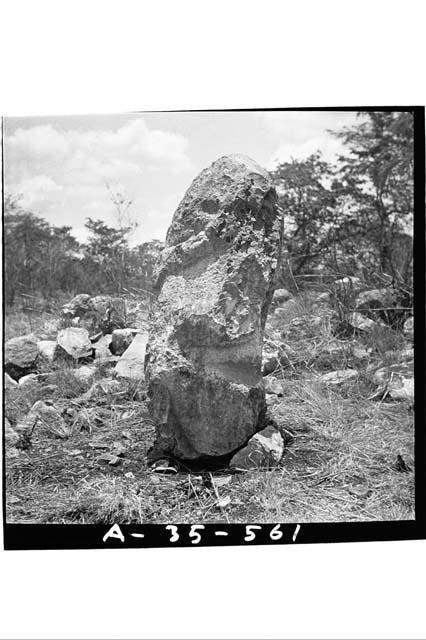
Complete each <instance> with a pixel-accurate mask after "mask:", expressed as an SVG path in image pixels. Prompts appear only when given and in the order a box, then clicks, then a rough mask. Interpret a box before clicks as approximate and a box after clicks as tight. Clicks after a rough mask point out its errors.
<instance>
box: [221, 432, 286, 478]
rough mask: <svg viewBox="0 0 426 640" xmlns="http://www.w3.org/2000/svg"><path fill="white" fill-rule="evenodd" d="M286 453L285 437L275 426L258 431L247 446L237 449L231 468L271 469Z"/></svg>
mask: <svg viewBox="0 0 426 640" xmlns="http://www.w3.org/2000/svg"><path fill="white" fill-rule="evenodd" d="M283 453H284V439H283V437H282V435H281V433H280V432H279V430H278V429H276V428H275V427H273V426H268V427H266V428H265V429H262V431H259V433H256V434H255V435H254V436H253V437H252V438H250V440H249V441H248V443H247V444H246V446H245V447H243V448H242V449H240V450H239V451H237V453H236V454H235V455H234V456H233V457H232V459H231V462H230V463H229V466H230V467H231V469H235V470H238V469H241V470H244V471H249V470H250V469H262V468H263V469H265V468H266V469H270V468H271V467H276V466H277V464H279V462H280V460H281V458H282V456H283Z"/></svg>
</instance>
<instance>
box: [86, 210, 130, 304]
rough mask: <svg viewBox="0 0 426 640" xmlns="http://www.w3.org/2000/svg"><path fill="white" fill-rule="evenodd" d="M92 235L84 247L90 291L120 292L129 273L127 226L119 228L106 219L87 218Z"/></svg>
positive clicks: (87, 225) (87, 224)
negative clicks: (109, 224) (105, 220)
mask: <svg viewBox="0 0 426 640" xmlns="http://www.w3.org/2000/svg"><path fill="white" fill-rule="evenodd" d="M85 226H86V227H87V229H88V230H89V232H90V237H89V240H88V242H87V244H86V245H85V247H84V253H85V257H84V266H85V269H86V273H87V278H88V280H89V282H90V287H89V289H90V292H91V291H93V289H95V290H97V291H99V292H103V293H106V292H109V293H119V292H120V291H121V290H122V288H123V285H124V282H125V280H126V276H127V271H128V268H127V265H126V253H127V251H128V245H127V238H126V236H127V233H128V230H127V229H115V228H114V227H110V226H108V225H106V224H105V223H104V222H103V221H102V220H93V219H92V218H87V222H86V225H85Z"/></svg>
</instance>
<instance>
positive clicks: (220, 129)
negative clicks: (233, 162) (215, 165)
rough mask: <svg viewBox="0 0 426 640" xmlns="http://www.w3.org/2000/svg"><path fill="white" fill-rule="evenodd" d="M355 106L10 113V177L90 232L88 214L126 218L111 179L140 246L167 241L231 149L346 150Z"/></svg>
mask: <svg viewBox="0 0 426 640" xmlns="http://www.w3.org/2000/svg"><path fill="white" fill-rule="evenodd" d="M355 122H356V113H355V112H344V111H340V112H339V111H332V112H327V111H306V112H304V111H271V112H265V111H264V112H260V111H252V112H204V113H201V112H200V113H197V112H178V113H172V112H170V113H167V112H155V113H153V112H151V113H148V112H144V113H126V114H115V115H87V116H84V115H81V116H51V117H47V116H46V117H26V118H5V119H4V186H5V192H6V193H12V194H15V195H18V194H19V195H20V196H21V205H22V206H23V207H24V208H26V209H28V210H30V211H32V212H33V213H35V214H37V215H40V216H42V217H43V218H44V219H46V220H47V221H48V222H50V223H51V224H54V225H57V226H62V225H67V226H70V227H72V232H73V234H74V235H75V237H76V238H77V239H78V240H79V241H85V240H86V239H87V230H86V229H85V226H84V224H85V221H86V219H87V218H88V217H90V218H93V219H102V220H103V221H104V222H105V223H106V224H108V225H110V226H116V224H117V218H116V214H115V211H114V205H113V204H112V202H111V199H110V195H109V193H108V187H109V188H110V189H111V190H113V191H120V192H121V193H123V195H124V196H125V197H126V198H128V199H131V200H132V205H131V209H130V212H131V215H132V217H133V219H134V220H135V221H136V222H137V223H138V226H137V229H136V230H135V232H134V233H133V235H132V237H131V241H130V243H131V244H132V245H135V244H139V243H141V242H146V241H148V240H152V239H154V238H156V239H159V240H164V239H165V235H166V232H167V228H168V226H169V225H170V222H171V219H172V216H173V213H174V211H175V210H176V208H177V206H178V204H179V202H180V200H181V199H182V197H183V195H184V193H185V191H186V190H187V189H188V187H189V186H190V184H191V182H192V180H193V179H194V178H195V177H196V176H197V175H198V174H199V173H200V171H202V170H203V169H204V168H206V167H208V166H209V165H210V164H211V163H212V162H213V161H214V160H216V159H217V158H219V157H221V156H223V155H227V154H230V153H242V154H246V155H248V156H250V157H252V158H253V159H254V160H256V161H257V162H258V163H259V164H260V165H262V166H263V167H265V168H267V169H269V170H271V169H274V167H275V166H276V165H277V163H278V162H285V161H289V160H291V158H296V159H303V158H305V157H307V156H308V155H309V154H311V153H313V152H315V151H317V150H320V151H321V152H322V154H323V157H324V159H326V160H333V158H334V157H335V156H336V155H338V154H339V153H340V152H341V151H342V144H341V142H340V141H339V140H337V139H336V138H335V137H333V136H332V135H331V134H330V133H328V130H329V129H331V130H336V129H340V128H341V127H343V126H351V125H353V124H355Z"/></svg>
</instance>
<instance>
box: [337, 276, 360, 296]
mask: <svg viewBox="0 0 426 640" xmlns="http://www.w3.org/2000/svg"><path fill="white" fill-rule="evenodd" d="M363 286H364V285H363V283H362V280H360V278H357V277H356V276H346V277H344V278H339V279H338V280H335V281H334V282H333V289H334V290H335V291H336V292H337V293H339V294H340V295H348V294H352V293H358V292H359V291H361V289H362V288H363Z"/></svg>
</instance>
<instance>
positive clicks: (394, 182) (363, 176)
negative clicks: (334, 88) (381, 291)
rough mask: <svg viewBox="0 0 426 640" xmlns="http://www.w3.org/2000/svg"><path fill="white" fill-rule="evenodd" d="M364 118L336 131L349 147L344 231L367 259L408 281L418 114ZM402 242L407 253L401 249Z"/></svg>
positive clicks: (344, 186)
mask: <svg viewBox="0 0 426 640" xmlns="http://www.w3.org/2000/svg"><path fill="white" fill-rule="evenodd" d="M359 116H361V117H362V118H363V120H362V121H361V122H360V123H359V124H357V125H356V126H354V127H350V128H344V129H343V130H342V131H339V132H335V135H336V136H338V137H339V138H340V139H341V140H342V141H343V142H344V144H345V146H346V147H347V149H348V152H349V153H348V155H346V156H344V157H341V158H340V161H341V163H342V165H341V168H340V169H339V179H340V181H341V194H342V196H344V197H345V199H346V206H347V210H348V211H349V215H348V216H347V217H346V220H345V228H346V230H347V231H349V230H350V231H351V234H352V237H355V238H356V239H357V241H358V242H360V243H361V244H362V245H363V248H364V255H363V260H364V261H366V262H367V263H369V264H370V266H371V269H372V270H374V269H375V270H378V271H380V273H383V274H388V275H389V276H391V277H392V278H393V280H394V281H409V280H410V273H411V264H412V251H410V250H408V251H407V248H409V246H410V238H409V235H410V231H411V226H412V216H413V116H412V114H411V113H409V112H360V113H359ZM401 244H402V245H403V247H404V248H405V250H402V252H401V250H400V248H401Z"/></svg>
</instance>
